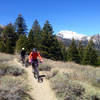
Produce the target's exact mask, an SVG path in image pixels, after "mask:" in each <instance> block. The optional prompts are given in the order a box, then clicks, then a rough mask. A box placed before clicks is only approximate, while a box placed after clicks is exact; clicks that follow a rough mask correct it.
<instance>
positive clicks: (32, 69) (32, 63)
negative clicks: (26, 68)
mask: <svg viewBox="0 0 100 100" xmlns="http://www.w3.org/2000/svg"><path fill="white" fill-rule="evenodd" d="M32 72H33V73H34V63H33V62H32Z"/></svg>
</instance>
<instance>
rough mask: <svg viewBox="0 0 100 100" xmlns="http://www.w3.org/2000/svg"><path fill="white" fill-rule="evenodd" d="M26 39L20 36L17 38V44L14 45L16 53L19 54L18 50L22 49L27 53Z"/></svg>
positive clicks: (24, 36)
mask: <svg viewBox="0 0 100 100" xmlns="http://www.w3.org/2000/svg"><path fill="white" fill-rule="evenodd" d="M28 45H29V44H28V39H27V37H26V35H22V34H21V35H20V36H19V39H18V41H17V44H16V50H17V51H18V52H20V50H21V49H22V48H25V49H26V51H28V49H29V48H28Z"/></svg>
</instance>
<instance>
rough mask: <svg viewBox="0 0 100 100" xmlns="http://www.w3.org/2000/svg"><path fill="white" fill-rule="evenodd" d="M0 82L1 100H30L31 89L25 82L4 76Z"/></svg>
mask: <svg viewBox="0 0 100 100" xmlns="http://www.w3.org/2000/svg"><path fill="white" fill-rule="evenodd" d="M0 82H1V84H0V100H27V98H30V96H29V94H28V91H29V87H28V85H26V82H25V81H23V80H21V79H18V78H17V79H16V78H15V77H11V76H4V77H2V78H1V79H0ZM30 100H31V99H30Z"/></svg>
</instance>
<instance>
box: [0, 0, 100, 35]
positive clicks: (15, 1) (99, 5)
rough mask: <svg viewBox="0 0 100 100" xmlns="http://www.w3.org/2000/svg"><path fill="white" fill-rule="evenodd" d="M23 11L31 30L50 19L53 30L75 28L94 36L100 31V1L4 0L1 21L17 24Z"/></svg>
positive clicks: (2, 22) (77, 30)
mask: <svg viewBox="0 0 100 100" xmlns="http://www.w3.org/2000/svg"><path fill="white" fill-rule="evenodd" d="M20 13H21V14H22V15H23V17H24V19H25V21H26V24H27V26H28V29H30V28H31V26H32V24H33V21H34V20H35V19H37V20H38V21H39V23H40V25H41V26H43V24H44V23H45V21H46V20H49V21H50V23H51V24H52V26H53V29H54V33H58V32H59V31H61V30H72V31H75V32H77V33H82V34H86V35H94V34H97V33H100V0H1V1H0V24H3V25H6V24H8V23H9V22H12V23H14V22H15V19H16V18H17V16H18V14H20Z"/></svg>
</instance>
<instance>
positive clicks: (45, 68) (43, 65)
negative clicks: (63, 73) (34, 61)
mask: <svg viewBox="0 0 100 100" xmlns="http://www.w3.org/2000/svg"><path fill="white" fill-rule="evenodd" d="M39 70H40V71H50V70H51V67H50V66H49V65H47V64H40V65H39Z"/></svg>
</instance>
